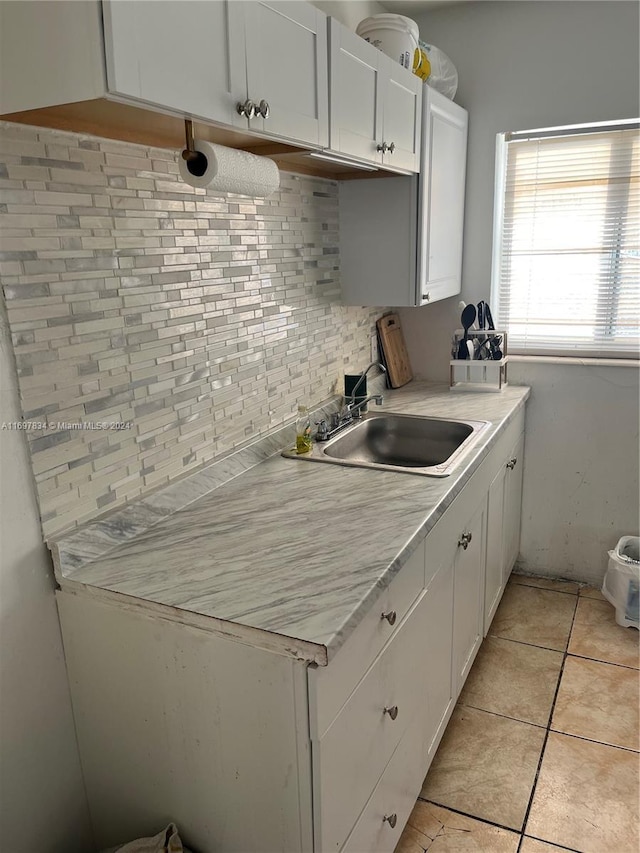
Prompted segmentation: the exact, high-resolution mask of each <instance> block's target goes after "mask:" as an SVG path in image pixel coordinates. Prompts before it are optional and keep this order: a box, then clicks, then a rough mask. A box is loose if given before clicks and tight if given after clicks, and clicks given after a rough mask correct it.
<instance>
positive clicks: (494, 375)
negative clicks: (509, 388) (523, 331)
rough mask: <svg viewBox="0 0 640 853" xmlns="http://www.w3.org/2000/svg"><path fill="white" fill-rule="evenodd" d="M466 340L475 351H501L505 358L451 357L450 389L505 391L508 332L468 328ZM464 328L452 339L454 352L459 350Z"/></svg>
mask: <svg viewBox="0 0 640 853" xmlns="http://www.w3.org/2000/svg"><path fill="white" fill-rule="evenodd" d="M467 339H468V340H469V341H471V343H472V345H473V350H474V353H476V354H477V353H482V352H486V354H487V355H488V356H489V355H491V354H492V353H495V352H496V351H498V349H499V350H500V352H501V353H502V358H499V359H496V358H489V357H488V358H473V359H472V358H468V359H459V358H452V359H451V360H450V361H449V389H450V390H451V391H502V389H503V388H504V387H505V385H506V384H507V363H508V361H509V357H508V355H507V333H506V332H505V331H503V330H502V329H469V331H468V332H467ZM462 340H464V330H463V329H456V331H455V333H454V336H453V340H452V347H451V351H452V353H454V354H455V353H457V352H458V349H459V346H460V341H462Z"/></svg>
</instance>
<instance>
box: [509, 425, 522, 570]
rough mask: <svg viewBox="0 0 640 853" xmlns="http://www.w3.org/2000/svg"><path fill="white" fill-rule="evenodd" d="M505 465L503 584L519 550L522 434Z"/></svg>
mask: <svg viewBox="0 0 640 853" xmlns="http://www.w3.org/2000/svg"><path fill="white" fill-rule="evenodd" d="M506 464H507V466H508V467H507V476H506V479H505V490H504V583H506V582H507V580H508V578H509V575H510V574H511V570H512V569H513V564H514V563H515V561H516V559H517V557H518V551H519V550H520V520H521V514H522V474H523V469H524V433H523V434H522V435H521V436H520V438H519V439H518V441H517V442H516V444H515V446H514V448H513V451H512V453H511V456H510V457H509V459H508V460H507V463H506Z"/></svg>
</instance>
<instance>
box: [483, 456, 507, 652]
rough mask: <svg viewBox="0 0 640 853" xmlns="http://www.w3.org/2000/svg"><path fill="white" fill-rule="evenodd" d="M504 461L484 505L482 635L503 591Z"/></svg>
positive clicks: (505, 471) (486, 629)
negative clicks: (485, 543) (484, 538)
mask: <svg viewBox="0 0 640 853" xmlns="http://www.w3.org/2000/svg"><path fill="white" fill-rule="evenodd" d="M506 474H507V469H506V465H504V464H503V465H501V466H500V469H499V471H498V473H497V474H496V476H495V477H494V478H493V481H492V483H491V485H490V486H489V505H488V508H487V560H486V568H485V588H484V589H485V592H484V635H485V637H486V635H487V632H488V631H489V626H490V625H491V621H492V619H493V617H494V615H495V612H496V610H497V609H498V604H499V603H500V599H501V598H502V593H503V591H504V534H503V530H504V484H505V479H506Z"/></svg>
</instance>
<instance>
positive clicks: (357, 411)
mask: <svg viewBox="0 0 640 853" xmlns="http://www.w3.org/2000/svg"><path fill="white" fill-rule="evenodd" d="M372 400H373V401H375V404H376V406H381V405H382V394H371V395H370V396H369V397H365V398H364V400H360V402H359V403H349V405H348V406H347V410H348V412H349V413H350V415H351V420H354V421H359V420H360V418H361V417H362V408H363V407H364V406H366V405H367V403H370V402H371V401H372Z"/></svg>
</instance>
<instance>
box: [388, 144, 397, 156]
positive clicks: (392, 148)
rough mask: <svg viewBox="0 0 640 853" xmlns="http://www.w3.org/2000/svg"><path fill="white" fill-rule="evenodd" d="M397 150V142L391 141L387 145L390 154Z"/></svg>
mask: <svg viewBox="0 0 640 853" xmlns="http://www.w3.org/2000/svg"><path fill="white" fill-rule="evenodd" d="M395 150H396V144H395V142H391V143H390V144H389V145H388V146H387V151H388V152H389V154H393V152H394V151H395Z"/></svg>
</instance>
